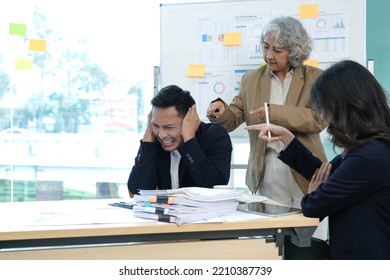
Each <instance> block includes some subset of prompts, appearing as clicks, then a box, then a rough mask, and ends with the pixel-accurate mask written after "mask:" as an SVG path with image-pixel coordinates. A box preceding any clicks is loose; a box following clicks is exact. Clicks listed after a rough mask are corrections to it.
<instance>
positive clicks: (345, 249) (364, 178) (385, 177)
mask: <svg viewBox="0 0 390 280" xmlns="http://www.w3.org/2000/svg"><path fill="white" fill-rule="evenodd" d="M310 100H311V104H312V106H314V107H315V108H316V109H317V110H318V111H319V112H321V118H323V119H324V120H326V121H327V122H328V124H329V125H328V128H327V131H328V133H329V135H330V138H331V141H332V142H333V144H334V145H335V146H338V147H342V148H344V150H343V152H342V153H341V154H340V155H338V156H336V157H335V158H334V159H333V160H332V161H331V162H329V163H322V162H321V161H320V160H319V159H318V158H316V157H314V156H313V155H312V154H311V152H310V151H309V150H308V149H306V148H305V147H304V146H303V145H302V144H301V143H300V142H299V141H298V140H297V139H296V138H295V137H294V135H293V134H292V133H291V132H290V131H289V130H287V129H286V128H284V127H280V126H275V125H272V124H271V125H269V126H266V125H265V124H260V125H253V126H248V127H247V128H246V129H248V130H260V134H259V137H261V138H263V139H265V140H267V141H278V140H280V141H282V142H283V143H284V145H285V148H284V150H283V151H282V152H281V153H280V154H279V156H278V157H279V159H280V160H282V161H283V162H284V163H286V164H287V165H289V166H290V167H292V168H294V169H295V170H296V171H298V172H299V173H300V174H302V175H304V176H305V177H306V178H307V180H308V181H310V185H309V193H308V194H307V195H305V196H304V197H303V199H302V201H301V206H302V212H303V214H304V215H305V216H307V217H318V218H320V219H322V218H324V217H326V216H329V234H330V258H331V259H365V260H368V259H390V109H389V101H388V100H387V97H386V92H385V91H384V90H383V88H382V87H381V86H380V84H379V83H378V82H377V80H376V79H375V78H374V76H373V75H372V74H371V73H370V72H369V71H368V70H367V69H366V68H365V67H363V66H362V65H360V64H359V63H357V62H353V61H348V60H347V61H341V62H338V63H336V64H334V65H333V66H332V67H330V68H329V69H327V70H326V71H325V72H324V73H323V74H322V75H321V76H320V77H319V78H318V80H317V81H316V82H315V84H314V85H313V88H312V91H311V96H310ZM268 131H270V132H271V134H272V136H271V138H269V137H268V136H267V133H268Z"/></svg>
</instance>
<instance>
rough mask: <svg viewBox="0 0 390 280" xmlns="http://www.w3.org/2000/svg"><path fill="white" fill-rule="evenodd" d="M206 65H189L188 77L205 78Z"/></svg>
mask: <svg viewBox="0 0 390 280" xmlns="http://www.w3.org/2000/svg"><path fill="white" fill-rule="evenodd" d="M205 70H206V65H204V64H189V65H188V70H187V76H188V77H204V72H205Z"/></svg>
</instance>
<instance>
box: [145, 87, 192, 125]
mask: <svg viewBox="0 0 390 280" xmlns="http://www.w3.org/2000/svg"><path fill="white" fill-rule="evenodd" d="M151 103H152V105H153V107H156V108H169V107H172V106H175V109H176V111H177V112H178V115H179V117H181V118H184V116H185V115H186V114H187V111H188V109H189V108H190V107H191V106H192V105H194V104H195V100H194V99H193V98H192V96H191V94H190V92H189V91H188V90H183V89H181V88H180V87H178V86H176V85H170V86H166V87H164V88H162V89H161V90H160V91H159V92H158V93H157V95H156V96H155V97H153V99H152V101H151Z"/></svg>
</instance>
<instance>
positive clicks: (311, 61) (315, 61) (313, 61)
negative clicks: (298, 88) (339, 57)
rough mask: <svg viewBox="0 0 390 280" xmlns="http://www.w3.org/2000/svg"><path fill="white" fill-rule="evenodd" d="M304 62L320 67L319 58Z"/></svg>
mask: <svg viewBox="0 0 390 280" xmlns="http://www.w3.org/2000/svg"><path fill="white" fill-rule="evenodd" d="M303 64H306V65H310V66H314V67H318V60H317V59H308V60H305V61H304V62H303Z"/></svg>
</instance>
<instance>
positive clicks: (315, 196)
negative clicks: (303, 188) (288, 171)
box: [279, 139, 390, 260]
mask: <svg viewBox="0 0 390 280" xmlns="http://www.w3.org/2000/svg"><path fill="white" fill-rule="evenodd" d="M279 159H281V160H282V161H283V162H285V163H286V164H288V165H289V166H290V167H292V168H294V169H295V170H296V171H298V172H299V173H300V174H302V175H304V176H305V177H306V178H307V179H308V180H310V179H311V177H312V175H313V173H314V171H315V170H316V168H318V167H319V166H320V165H321V161H320V160H319V159H318V158H315V157H314V156H313V155H312V154H311V152H310V151H309V150H307V149H306V148H305V147H304V146H303V145H302V144H301V143H300V142H299V141H298V140H296V139H294V140H293V141H292V142H291V143H290V144H289V145H288V146H287V148H286V149H285V150H284V151H283V152H282V153H281V154H280V155H279ZM331 163H332V173H331V175H330V176H329V178H328V180H327V181H326V182H325V183H324V184H321V185H320V186H319V187H318V189H317V190H316V191H314V192H312V193H311V194H308V195H306V196H304V197H303V199H302V202H301V206H302V212H303V214H304V215H305V216H308V217H318V218H321V219H322V218H324V217H326V216H329V235H330V251H331V252H330V258H331V259H367V260H368V259H390V143H388V142H384V141H381V140H370V141H369V142H368V143H367V144H365V145H363V146H361V147H359V148H357V149H355V150H350V151H348V152H347V153H346V155H345V157H344V158H342V157H341V156H340V155H338V156H336V157H335V158H334V159H333V160H332V161H331Z"/></svg>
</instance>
